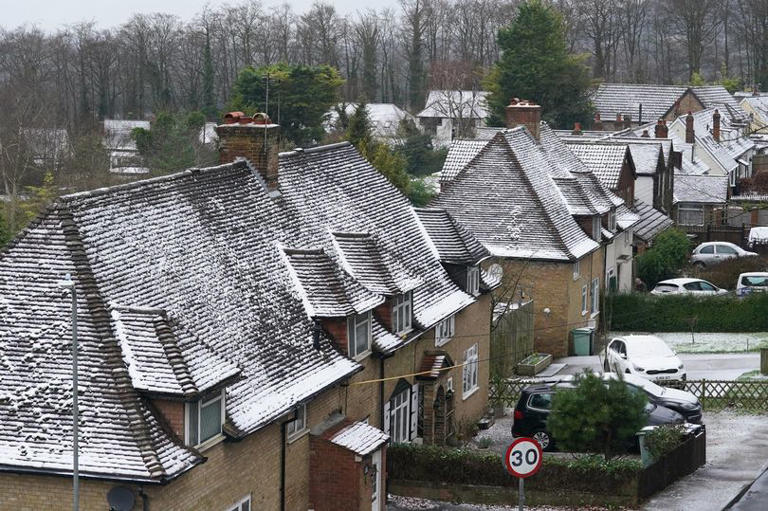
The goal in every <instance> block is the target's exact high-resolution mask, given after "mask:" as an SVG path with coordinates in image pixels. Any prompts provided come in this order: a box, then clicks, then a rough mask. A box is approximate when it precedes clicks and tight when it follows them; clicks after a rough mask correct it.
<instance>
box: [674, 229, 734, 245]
mask: <svg viewBox="0 0 768 511" xmlns="http://www.w3.org/2000/svg"><path fill="white" fill-rule="evenodd" d="M680 228H681V229H683V230H685V232H687V233H688V234H690V235H693V236H695V237H696V239H695V243H696V244H698V243H703V242H705V241H728V242H730V243H735V244H736V245H738V246H740V247H744V248H746V238H747V233H748V229H746V227H745V226H744V225H741V226H740V227H736V226H732V225H723V224H715V225H712V224H707V225H704V226H701V227H699V226H692V225H685V226H680Z"/></svg>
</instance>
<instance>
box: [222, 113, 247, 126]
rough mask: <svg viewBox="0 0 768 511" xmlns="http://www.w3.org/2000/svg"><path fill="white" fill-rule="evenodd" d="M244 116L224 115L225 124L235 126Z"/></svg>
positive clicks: (237, 114) (235, 114) (236, 114)
mask: <svg viewBox="0 0 768 511" xmlns="http://www.w3.org/2000/svg"><path fill="white" fill-rule="evenodd" d="M244 115H245V114H244V113H243V112H228V113H226V114H224V124H234V123H236V122H237V121H238V120H239V119H240V118H241V117H243V116H244Z"/></svg>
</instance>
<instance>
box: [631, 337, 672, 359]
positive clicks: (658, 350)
mask: <svg viewBox="0 0 768 511" xmlns="http://www.w3.org/2000/svg"><path fill="white" fill-rule="evenodd" d="M672 354H673V353H672V350H670V349H669V348H668V347H667V345H666V344H664V342H663V341H656V342H654V341H637V342H633V343H627V355H628V356H629V357H630V358H631V357H668V356H670V355H672Z"/></svg>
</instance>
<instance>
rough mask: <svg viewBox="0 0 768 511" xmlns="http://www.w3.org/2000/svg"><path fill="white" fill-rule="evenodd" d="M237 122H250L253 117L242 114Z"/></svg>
mask: <svg viewBox="0 0 768 511" xmlns="http://www.w3.org/2000/svg"><path fill="white" fill-rule="evenodd" d="M237 122H239V123H240V124H251V122H253V119H251V118H250V117H248V116H247V115H243V116H242V117H240V118H239V119H238V120H237Z"/></svg>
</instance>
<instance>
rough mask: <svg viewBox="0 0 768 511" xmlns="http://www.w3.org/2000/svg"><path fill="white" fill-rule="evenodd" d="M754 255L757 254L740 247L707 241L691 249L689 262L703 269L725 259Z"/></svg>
mask: <svg viewBox="0 0 768 511" xmlns="http://www.w3.org/2000/svg"><path fill="white" fill-rule="evenodd" d="M756 255H757V253H755V252H748V251H747V250H744V249H743V248H741V247H740V246H738V245H734V244H733V243H728V242H727V241H708V242H706V243H702V244H701V245H699V246H698V247H696V248H695V249H693V254H691V262H692V263H693V264H694V265H696V266H698V267H700V268H703V267H705V266H709V265H711V264H716V263H719V262H722V261H725V260H726V259H733V258H735V257H750V256H756Z"/></svg>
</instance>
